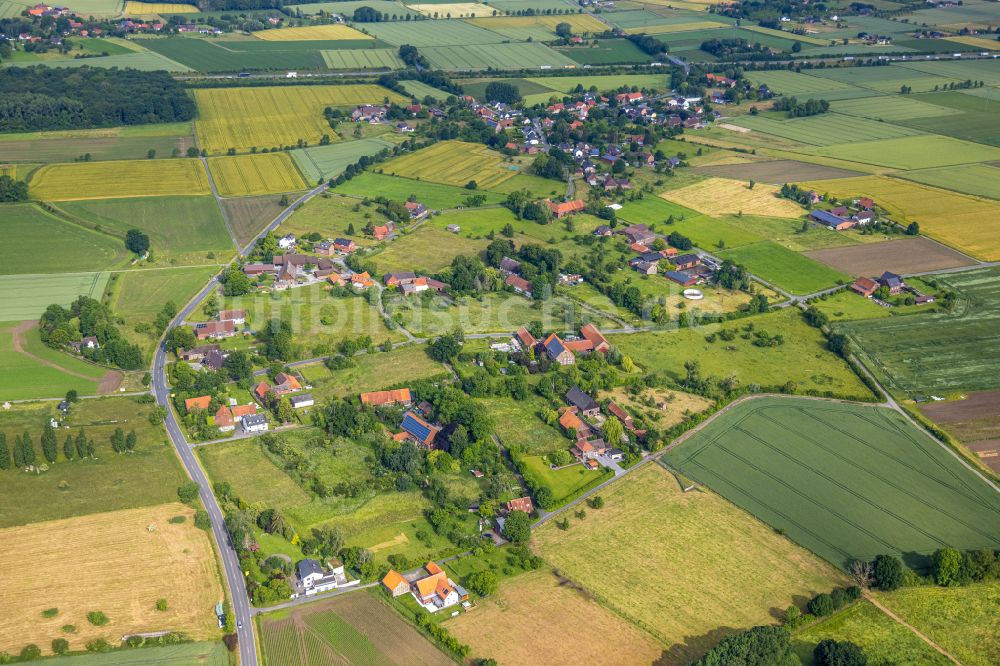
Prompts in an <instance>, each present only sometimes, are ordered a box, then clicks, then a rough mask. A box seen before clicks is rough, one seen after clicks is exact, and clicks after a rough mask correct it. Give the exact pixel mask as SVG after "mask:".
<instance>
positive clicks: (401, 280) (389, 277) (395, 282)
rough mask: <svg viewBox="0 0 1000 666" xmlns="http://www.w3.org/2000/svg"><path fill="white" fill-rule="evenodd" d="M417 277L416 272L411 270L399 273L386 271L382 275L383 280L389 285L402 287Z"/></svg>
mask: <svg viewBox="0 0 1000 666" xmlns="http://www.w3.org/2000/svg"><path fill="white" fill-rule="evenodd" d="M416 277H417V275H416V273H412V272H409V271H406V272H399V273H386V274H385V275H384V276H383V277H382V282H384V283H385V286H387V287H401V286H402V285H404V284H406V283H407V282H412V281H413V280H414V279H415V278H416Z"/></svg>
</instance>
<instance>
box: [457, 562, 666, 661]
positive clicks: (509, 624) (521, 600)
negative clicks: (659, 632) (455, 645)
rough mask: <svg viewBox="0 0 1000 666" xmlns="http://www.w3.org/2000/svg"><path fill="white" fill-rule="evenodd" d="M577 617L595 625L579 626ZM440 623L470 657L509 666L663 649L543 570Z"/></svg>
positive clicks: (639, 655) (628, 656)
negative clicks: (527, 628)
mask: <svg viewBox="0 0 1000 666" xmlns="http://www.w3.org/2000/svg"><path fill="white" fill-rule="evenodd" d="M581 622H583V623H586V625H587V626H588V627H591V628H592V629H594V630H592V631H591V630H587V631H581ZM444 626H445V628H446V629H448V631H449V632H451V634H452V635H453V636H455V637H456V638H457V639H458V640H460V641H461V642H463V643H465V644H467V645H469V646H471V647H472V656H473V657H480V658H486V657H492V658H493V659H496V660H497V663H498V664H505V665H510V666H515V665H518V664H572V663H579V660H580V656H581V655H586V662H587V663H588V664H602V665H604V666H612V665H615V664H621V665H622V666H626V665H631V664H653V663H656V661H657V660H658V659H659V658H660V656H661V654H662V653H663V648H662V647H660V646H659V645H658V644H657V642H656V641H655V640H654V639H653V638H652V637H651V636H650V635H649V634H647V633H646V632H644V631H642V630H641V629H639V628H638V627H635V626H633V625H631V624H630V623H628V622H626V621H625V620H623V619H622V618H620V617H618V616H617V615H615V614H614V613H612V612H610V611H609V610H608V609H606V608H604V607H602V606H601V605H600V604H598V603H597V602H596V601H595V600H594V599H593V598H592V597H591V596H590V595H589V594H587V593H586V591H583V590H579V589H577V588H576V587H575V586H574V585H573V584H572V583H570V582H569V581H565V580H562V579H560V578H559V576H558V575H556V574H554V573H553V572H552V571H549V570H547V569H545V570H541V571H532V572H530V573H526V574H522V575H520V576H517V577H515V578H509V579H507V580H504V581H503V582H502V583H501V584H500V588H499V589H498V590H497V592H496V593H495V594H494V595H493V596H491V597H489V598H487V599H484V600H482V601H480V602H479V605H478V608H476V610H475V611H474V612H471V613H462V614H461V615H459V616H458V617H456V618H453V619H450V620H448V621H447V622H446V623H445V624H444ZM525 627H531V631H525V630H524V628H525ZM598 628H599V629H598ZM511 636H517V637H518V639H517V640H511ZM609 637H613V639H612V640H609Z"/></svg>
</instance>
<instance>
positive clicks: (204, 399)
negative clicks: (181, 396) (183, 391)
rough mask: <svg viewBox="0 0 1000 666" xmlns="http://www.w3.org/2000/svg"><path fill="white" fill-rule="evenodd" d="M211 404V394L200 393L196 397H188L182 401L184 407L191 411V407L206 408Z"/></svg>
mask: <svg viewBox="0 0 1000 666" xmlns="http://www.w3.org/2000/svg"><path fill="white" fill-rule="evenodd" d="M211 404H212V396H210V395H202V396H199V397H197V398H188V399H187V400H185V401H184V409H186V410H187V411H189V412H190V411H191V410H192V409H208V406H209V405H211Z"/></svg>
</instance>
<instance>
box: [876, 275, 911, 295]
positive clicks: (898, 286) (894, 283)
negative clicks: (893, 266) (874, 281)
mask: <svg viewBox="0 0 1000 666" xmlns="http://www.w3.org/2000/svg"><path fill="white" fill-rule="evenodd" d="M878 283H879V284H880V285H882V286H883V287H888V289H889V293H890V294H892V295H893V296H895V295H896V294H898V293H899V292H901V291H903V287H905V286H906V283H905V282H903V278H901V277H899V276H898V275H896V274H895V273H890V272H889V271H886V272H885V273H882V275H880V276H879V278H878Z"/></svg>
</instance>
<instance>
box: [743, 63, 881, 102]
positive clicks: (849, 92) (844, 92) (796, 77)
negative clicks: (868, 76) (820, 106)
mask: <svg viewBox="0 0 1000 666" xmlns="http://www.w3.org/2000/svg"><path fill="white" fill-rule="evenodd" d="M852 71H853V70H852ZM749 78H750V80H751V81H753V82H754V83H756V84H758V85H759V84H761V83H763V84H765V85H766V86H767V87H768V88H770V89H771V90H774V91H776V92H779V93H781V94H783V95H785V96H787V97H798V98H799V99H809V98H813V99H826V100H831V101H832V100H837V99H853V98H857V97H874V96H875V95H877V94H878V93H877V92H875V91H872V90H867V89H864V88H859V87H857V86H853V85H851V84H849V83H844V82H841V81H834V80H833V79H823V78H820V77H818V76H811V75H809V74H800V73H797V72H789V71H787V70H774V71H766V72H751V73H750V75H749Z"/></svg>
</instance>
